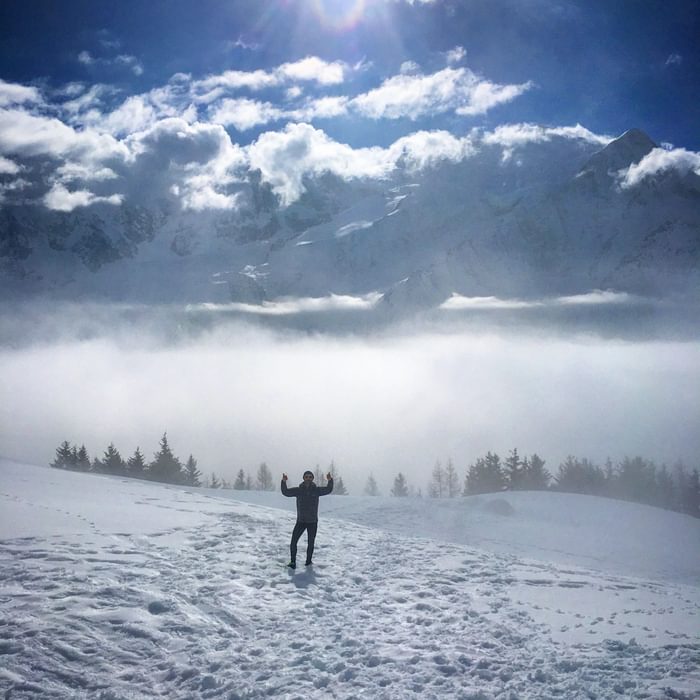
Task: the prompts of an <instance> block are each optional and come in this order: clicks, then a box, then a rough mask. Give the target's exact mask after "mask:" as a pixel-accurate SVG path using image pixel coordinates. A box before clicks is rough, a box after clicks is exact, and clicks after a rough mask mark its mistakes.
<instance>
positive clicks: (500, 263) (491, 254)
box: [0, 130, 700, 309]
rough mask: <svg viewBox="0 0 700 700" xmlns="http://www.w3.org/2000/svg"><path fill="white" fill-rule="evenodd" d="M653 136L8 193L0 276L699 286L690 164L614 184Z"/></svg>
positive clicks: (245, 285)
mask: <svg viewBox="0 0 700 700" xmlns="http://www.w3.org/2000/svg"><path fill="white" fill-rule="evenodd" d="M654 147H655V145H654V144H653V142H652V141H651V140H650V139H649V138H648V137H647V136H646V135H645V134H643V133H642V132H640V131H636V130H633V131H629V132H627V133H626V134H624V135H623V136H621V137H620V138H618V139H616V140H614V141H612V142H611V143H609V144H608V145H607V146H605V147H604V148H600V147H598V146H595V145H593V144H591V143H590V142H584V141H581V140H574V139H566V138H556V137H553V138H552V139H550V140H549V141H546V142H540V143H534V142H533V143H529V144H524V145H521V146H519V147H517V148H514V149H512V150H511V151H504V150H503V148H501V147H498V146H495V145H494V146H488V145H483V146H482V148H481V149H480V150H479V151H478V152H477V153H476V154H475V155H472V156H470V157H468V158H466V159H465V160H463V161H461V162H458V163H454V162H448V161H442V162H440V163H439V164H437V165H435V166H433V167H430V168H427V169H424V170H422V171H420V172H411V171H409V170H397V171H396V172H395V173H394V174H393V176H392V177H391V179H388V180H381V181H379V180H370V179H366V180H352V181H345V180H342V179H341V178H338V177H336V176H332V175H328V174H326V175H323V176H320V177H317V178H307V179H306V180H305V182H304V186H305V192H304V194H303V195H302V197H301V198H300V199H299V200H298V201H296V202H295V203H293V204H292V205H290V206H286V207H285V206H281V205H280V203H279V201H278V199H277V198H276V197H275V195H274V194H273V192H272V190H271V189H270V187H269V186H268V185H267V184H266V183H265V182H263V181H261V178H260V176H259V174H257V173H253V174H251V177H250V180H249V182H248V183H247V184H246V186H245V189H244V191H243V192H242V193H241V198H240V202H241V206H240V207H239V208H237V209H236V210H231V211H225V212H221V211H213V210H209V211H204V212H192V211H182V210H181V209H180V207H179V205H178V203H177V202H176V201H175V200H166V199H164V200H160V201H153V202H149V201H141V202H138V203H137V202H135V201H131V200H128V199H127V200H125V201H124V203H123V204H122V205H121V206H114V205H110V204H94V205H92V206H90V207H85V208H81V209H76V210H74V211H72V212H70V213H61V212H52V211H49V210H47V209H45V208H43V207H42V206H38V205H31V206H23V207H17V206H13V207H10V206H5V207H4V208H2V209H0V289H1V290H2V293H3V295H4V296H5V298H7V297H13V298H18V297H26V296H34V295H42V294H51V295H52V296H53V297H58V298H71V299H75V298H81V299H109V300H122V301H137V302H176V303H180V302H182V303H187V302H228V301H241V302H246V303H261V302H263V301H265V300H273V299H278V298H280V297H287V296H292V297H320V296H327V295H329V294H331V293H334V294H348V295H362V294H368V293H370V292H379V293H381V294H382V295H383V297H382V301H381V302H380V303H381V304H384V305H389V306H391V307H393V308H397V309H413V308H418V307H422V308H425V307H430V306H436V305H439V304H440V303H442V302H443V301H444V300H445V299H446V298H448V297H449V296H450V295H451V294H452V293H455V292H456V293H459V294H462V295H465V296H498V297H513V296H517V297H522V298H532V297H538V296H548V295H549V296H551V295H561V294H576V293H585V292H587V291H590V290H593V289H614V290H616V291H626V292H632V293H638V294H646V295H656V296H663V295H664V294H666V293H667V292H669V291H670V292H680V293H688V294H693V293H697V292H698V291H699V290H700V272H699V270H700V265H699V264H698V263H700V177H698V176H697V175H696V174H694V173H693V172H690V173H688V174H686V175H684V176H680V175H678V174H677V173H676V172H675V171H666V172H661V173H659V174H657V175H655V176H654V177H653V178H647V179H645V180H642V181H641V182H639V183H638V184H636V185H635V186H633V187H629V188H623V187H621V185H620V178H619V172H620V171H621V170H623V169H625V168H627V167H629V166H630V165H632V164H634V163H637V162H639V161H640V160H641V159H642V158H643V157H644V156H645V155H646V154H647V153H649V152H650V151H651V150H652V149H653V148H654Z"/></svg>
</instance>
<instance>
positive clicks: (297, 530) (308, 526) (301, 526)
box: [289, 522, 318, 562]
mask: <svg viewBox="0 0 700 700" xmlns="http://www.w3.org/2000/svg"><path fill="white" fill-rule="evenodd" d="M304 530H306V533H307V537H308V546H307V547H306V561H311V557H312V556H313V554H314V541H315V540H316V530H318V523H299V522H298V523H297V524H296V525H295V526H294V530H292V542H291V544H290V545H289V553H290V555H291V559H292V561H294V562H295V561H296V560H297V542H298V541H299V538H300V537H301V535H302V533H303V532H304Z"/></svg>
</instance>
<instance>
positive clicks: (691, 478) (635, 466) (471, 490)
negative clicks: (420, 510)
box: [365, 449, 700, 518]
mask: <svg viewBox="0 0 700 700" xmlns="http://www.w3.org/2000/svg"><path fill="white" fill-rule="evenodd" d="M370 479H373V478H372V477H371V476H370ZM374 486H375V490H376V483H375V484H374ZM368 489H369V482H368V487H367V488H366V489H365V493H367V494H368V495H376V493H370V490H371V489H369V490H368ZM545 490H552V491H562V492H567V493H581V494H589V495H593V496H604V497H608V498H617V499H620V500H626V501H634V502H636V503H644V504H646V505H652V506H658V507H661V508H666V509H668V510H675V511H678V512H680V513H687V514H688V515H692V516H694V517H696V518H698V517H700V474H699V472H698V469H692V470H689V469H688V468H687V467H686V466H685V465H684V464H683V463H682V462H678V463H676V464H675V466H674V467H673V468H672V469H669V468H668V467H667V466H666V465H665V464H664V465H661V467H657V466H656V465H655V464H654V462H652V461H651V460H647V459H644V458H642V457H625V458H624V459H623V460H622V461H621V462H619V463H618V464H617V465H613V463H612V461H611V460H610V459H608V460H607V461H606V463H605V465H604V466H603V467H601V466H599V465H597V464H595V463H594V462H592V461H590V460H588V459H578V458H577V457H573V456H569V457H567V459H566V460H565V461H564V462H562V463H561V464H560V465H559V467H558V469H557V472H556V474H555V475H552V474H550V472H549V471H547V469H546V468H545V461H544V460H543V459H542V458H541V457H540V456H539V455H537V454H533V455H531V456H530V457H527V456H525V457H521V456H520V455H519V454H518V450H517V449H513V450H512V451H511V452H510V454H509V455H508V457H506V458H505V459H503V460H501V458H500V457H499V456H498V455H497V454H496V453H494V452H487V453H486V455H485V456H483V457H479V458H478V459H477V460H476V461H475V462H474V463H473V464H471V465H470V466H469V467H468V468H467V473H466V476H465V478H464V480H463V482H461V483H460V478H459V475H458V473H457V470H456V469H455V467H454V465H453V463H452V460H451V459H448V460H447V462H446V464H445V465H444V466H443V465H442V463H441V462H440V461H439V460H438V461H437V462H436V463H435V466H434V467H433V470H432V473H431V478H430V480H429V482H428V488H427V492H428V495H429V496H431V497H433V498H454V497H455V496H459V495H462V496H471V495H476V494H485V493H496V492H500V491H545ZM391 495H392V496H409V495H422V493H421V491H420V490H418V491H417V492H416V490H415V489H414V488H413V487H411V486H410V485H409V484H408V480H407V479H406V476H405V475H404V474H402V473H401V472H399V474H398V475H397V476H396V478H395V479H394V484H393V487H392V489H391Z"/></svg>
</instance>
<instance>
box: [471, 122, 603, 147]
mask: <svg viewBox="0 0 700 700" xmlns="http://www.w3.org/2000/svg"><path fill="white" fill-rule="evenodd" d="M555 136H558V137H561V138H567V139H581V140H583V141H588V142H590V143H595V144H600V145H602V146H604V145H606V144H608V143H610V141H611V140H612V138H611V137H610V136H600V135H598V134H594V133H593V132H592V131H589V130H588V129H586V128H585V127H583V126H581V125H580V124H577V125H576V126H557V127H546V126H539V125H537V124H504V125H503V126H499V127H497V128H496V129H494V130H493V131H488V132H485V133H484V134H483V137H482V140H483V142H484V143H485V144H487V145H496V146H503V147H504V148H506V149H512V148H514V147H516V146H524V145H525V144H528V143H543V142H546V141H551V139H552V137H555Z"/></svg>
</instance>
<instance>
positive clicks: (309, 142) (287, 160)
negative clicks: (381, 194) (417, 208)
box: [247, 124, 392, 204]
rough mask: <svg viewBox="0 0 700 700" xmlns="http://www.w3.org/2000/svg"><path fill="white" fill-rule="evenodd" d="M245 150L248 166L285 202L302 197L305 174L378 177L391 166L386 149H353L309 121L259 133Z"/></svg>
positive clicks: (384, 174) (288, 202)
mask: <svg viewBox="0 0 700 700" xmlns="http://www.w3.org/2000/svg"><path fill="white" fill-rule="evenodd" d="M247 151H248V158H249V163H250V167H251V168H253V169H257V170H260V172H261V173H262V175H263V178H264V179H265V180H266V181H267V182H269V183H270V184H271V185H272V189H273V190H274V192H275V193H276V194H277V195H278V196H279V197H280V199H281V200H282V202H283V203H284V204H290V203H291V202H294V201H295V200H297V199H298V198H299V197H300V196H301V194H302V193H303V191H304V187H303V184H302V181H303V178H304V175H306V174H320V173H323V172H332V173H335V174H337V175H339V176H340V177H344V178H355V177H357V178H360V177H370V178H380V177H384V176H386V175H387V174H388V172H389V171H390V169H391V168H392V163H391V161H390V158H389V154H388V152H387V151H386V150H384V149H381V148H376V147H375V148H358V149H353V148H351V147H350V146H348V145H346V144H342V143H338V142H337V141H333V139H331V138H329V137H328V136H327V135H326V134H325V133H324V132H323V131H320V130H318V129H315V128H314V127H312V126H311V125H309V124H288V125H287V126H286V127H285V129H284V130H283V131H281V132H267V133H265V134H262V135H261V136H260V137H259V138H258V140H257V141H255V142H254V143H253V144H251V145H250V146H249V147H248V149H247Z"/></svg>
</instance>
